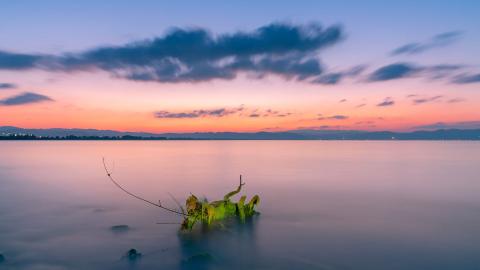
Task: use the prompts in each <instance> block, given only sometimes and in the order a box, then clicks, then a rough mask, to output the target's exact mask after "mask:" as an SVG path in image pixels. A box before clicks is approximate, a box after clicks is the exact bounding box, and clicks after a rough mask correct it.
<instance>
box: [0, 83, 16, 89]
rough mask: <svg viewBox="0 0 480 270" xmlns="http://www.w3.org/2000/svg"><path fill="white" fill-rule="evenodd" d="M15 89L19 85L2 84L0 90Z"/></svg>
mask: <svg viewBox="0 0 480 270" xmlns="http://www.w3.org/2000/svg"><path fill="white" fill-rule="evenodd" d="M13 88H17V85H16V84H13V83H0V89H13Z"/></svg>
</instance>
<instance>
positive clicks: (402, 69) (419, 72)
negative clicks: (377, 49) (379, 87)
mask: <svg viewBox="0 0 480 270" xmlns="http://www.w3.org/2000/svg"><path fill="white" fill-rule="evenodd" d="M462 68H464V66H462V65H445V64H443V65H434V66H420V65H416V64H413V63H406V62H397V63H392V64H388V65H385V66H382V67H380V68H378V69H376V70H375V71H373V72H372V73H370V74H369V75H368V78H367V81H369V82H378V81H390V80H396V79H402V78H411V77H415V76H426V77H429V78H431V79H441V78H444V77H446V76H450V75H451V74H452V73H453V72H456V71H458V70H460V69H462Z"/></svg>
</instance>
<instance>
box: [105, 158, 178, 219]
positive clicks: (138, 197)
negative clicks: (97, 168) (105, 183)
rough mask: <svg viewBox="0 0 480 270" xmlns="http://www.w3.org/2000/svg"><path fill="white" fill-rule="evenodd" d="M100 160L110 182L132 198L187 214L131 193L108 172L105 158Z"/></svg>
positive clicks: (173, 211)
mask: <svg viewBox="0 0 480 270" xmlns="http://www.w3.org/2000/svg"><path fill="white" fill-rule="evenodd" d="M102 162H103V168H104V169H105V172H106V173H107V176H108V178H109V179H110V181H112V183H113V184H114V185H115V186H117V187H118V188H119V189H121V190H122V191H123V192H125V193H127V194H128V195H130V196H132V197H134V198H136V199H138V200H141V201H143V202H145V203H148V204H150V205H153V206H156V207H159V208H162V209H163V210H166V211H169V212H172V213H175V214H179V215H182V216H187V214H185V213H182V212H179V211H176V210H174V209H170V208H167V207H165V206H162V205H161V204H160V203H159V204H156V203H154V202H151V201H149V200H147V199H144V198H142V197H140V196H137V195H135V194H133V193H131V192H130V191H128V190H126V189H124V188H123V187H122V186H120V184H118V183H117V181H115V179H113V177H112V174H111V173H110V171H109V170H108V168H107V165H106V164H105V158H102Z"/></svg>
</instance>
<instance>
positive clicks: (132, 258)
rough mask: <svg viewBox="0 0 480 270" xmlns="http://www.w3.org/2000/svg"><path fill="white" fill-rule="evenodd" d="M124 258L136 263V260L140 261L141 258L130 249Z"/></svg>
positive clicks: (138, 253) (135, 251)
mask: <svg viewBox="0 0 480 270" xmlns="http://www.w3.org/2000/svg"><path fill="white" fill-rule="evenodd" d="M125 257H126V258H127V259H128V260H129V261H136V260H138V259H140V258H141V257H142V253H140V252H138V251H137V250H136V249H134V248H132V249H130V250H129V251H128V252H127V254H126V255H125Z"/></svg>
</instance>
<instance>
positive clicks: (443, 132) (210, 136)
mask: <svg viewBox="0 0 480 270" xmlns="http://www.w3.org/2000/svg"><path fill="white" fill-rule="evenodd" d="M11 134H29V135H35V136H41V137H67V136H71V135H73V136H77V137H87V136H89V137H123V136H135V137H145V138H147V137H149V138H152V137H166V138H168V139H197V140H480V129H438V130H417V131H411V132H394V131H359V130H309V129H305V130H291V131H280V132H265V131H262V132H193V133H148V132H123V131H115V130H98V129H63V128H47V129H26V128H19V127H12V126H0V136H2V135H3V136H6V135H11Z"/></svg>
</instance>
